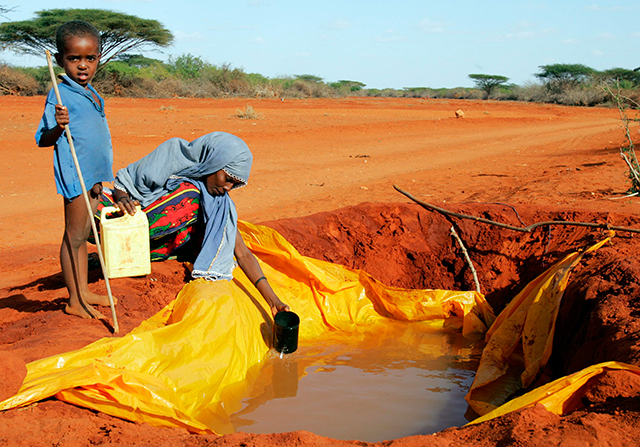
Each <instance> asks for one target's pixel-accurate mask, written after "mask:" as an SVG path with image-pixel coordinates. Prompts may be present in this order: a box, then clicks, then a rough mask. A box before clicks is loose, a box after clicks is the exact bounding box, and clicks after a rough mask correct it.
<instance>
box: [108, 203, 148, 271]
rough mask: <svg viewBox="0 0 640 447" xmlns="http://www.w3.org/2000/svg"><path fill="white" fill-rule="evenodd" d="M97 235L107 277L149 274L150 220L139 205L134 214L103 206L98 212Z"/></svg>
mask: <svg viewBox="0 0 640 447" xmlns="http://www.w3.org/2000/svg"><path fill="white" fill-rule="evenodd" d="M114 213H115V214H114ZM100 234H101V235H102V255H103V257H104V263H105V268H106V272H105V274H106V275H107V277H109V278H122V277H125V276H143V275H148V274H149V273H151V254H150V253H149V251H150V249H149V221H148V220H147V215H146V214H145V213H144V212H143V211H142V208H140V206H137V207H136V214H135V215H133V216H130V215H129V214H127V213H124V214H123V215H122V216H119V215H118V209H117V208H116V207H114V206H106V207H104V208H103V209H102V212H101V213H100Z"/></svg>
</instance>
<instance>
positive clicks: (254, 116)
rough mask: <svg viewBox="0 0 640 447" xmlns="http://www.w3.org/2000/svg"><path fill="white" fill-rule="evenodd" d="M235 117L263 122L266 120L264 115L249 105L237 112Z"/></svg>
mask: <svg viewBox="0 0 640 447" xmlns="http://www.w3.org/2000/svg"><path fill="white" fill-rule="evenodd" d="M233 116H235V117H236V118H240V119H241V120H261V119H262V118H264V115H263V114H262V113H258V112H256V111H255V110H254V109H253V107H251V106H250V105H249V104H247V105H246V106H245V107H244V109H238V110H236V113H235V115H233Z"/></svg>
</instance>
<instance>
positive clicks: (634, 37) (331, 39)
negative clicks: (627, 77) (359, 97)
mask: <svg viewBox="0 0 640 447" xmlns="http://www.w3.org/2000/svg"><path fill="white" fill-rule="evenodd" d="M0 5H4V6H5V7H8V8H12V7H15V11H14V12H10V13H8V14H7V15H6V18H0V21H6V20H7V19H8V20H9V21H17V20H28V19H31V18H34V17H35V16H34V12H35V11H40V10H44V9H53V8H100V9H110V10H113V11H118V12H123V13H126V14H131V15H135V16H138V17H140V18H145V19H154V20H158V21H159V22H161V23H162V24H163V25H164V26H165V27H166V28H167V29H169V30H170V31H171V32H172V33H173V34H174V36H175V42H174V44H173V46H171V47H169V48H166V49H163V50H162V52H158V51H154V52H151V51H146V52H143V53H144V54H145V55H146V56H149V57H153V58H156V59H161V60H164V61H167V60H168V59H169V57H170V56H174V57H175V56H179V55H182V54H187V53H190V54H192V55H194V56H198V57H200V58H201V59H203V60H204V61H206V62H208V63H210V64H214V65H221V64H223V63H229V64H230V65H231V66H232V67H234V68H242V69H244V71H245V72H248V73H251V72H254V73H260V74H262V75H264V76H267V77H278V76H292V75H299V74H312V75H315V76H319V77H321V78H323V80H324V81H326V82H334V81H337V80H340V79H347V80H353V81H360V82H363V83H365V84H366V86H367V88H386V87H389V88H397V89H400V88H403V87H432V88H438V87H448V88H453V87H471V86H473V82H472V81H471V80H470V79H469V78H468V77H467V76H468V75H469V74H471V73H482V74H492V75H501V76H507V77H508V78H510V82H513V83H516V84H520V85H522V84H524V83H527V82H535V81H536V78H535V77H534V74H535V73H537V72H538V71H539V69H538V66H540V65H547V64H555V63H568V64H584V65H586V66H589V67H591V68H594V69H596V70H606V69H609V68H616V67H621V68H627V69H633V68H636V67H639V66H640V56H638V51H637V48H638V46H639V44H640V20H639V19H640V2H637V1H629V0H627V1H624V2H623V1H621V0H614V1H608V0H600V1H598V2H597V3H594V2H593V1H578V0H556V1H552V0H548V1H514V0H512V1H495V0H487V1H477V0H476V1H469V0H457V1H450V0H438V1H429V0H394V1H379V0H367V1H365V0H320V1H315V2H305V1H300V0H296V1H292V0H232V1H229V0H227V1H217V0H184V1H179V0H101V1H99V2H97V1H93V0H82V1H76V0H47V1H45V0H0ZM0 61H4V62H7V63H10V64H13V65H19V66H39V65H45V64H46V62H45V58H44V55H43V57H42V59H41V60H40V59H38V58H35V57H25V56H19V57H18V56H16V55H15V54H14V53H10V52H7V51H5V52H2V53H0Z"/></svg>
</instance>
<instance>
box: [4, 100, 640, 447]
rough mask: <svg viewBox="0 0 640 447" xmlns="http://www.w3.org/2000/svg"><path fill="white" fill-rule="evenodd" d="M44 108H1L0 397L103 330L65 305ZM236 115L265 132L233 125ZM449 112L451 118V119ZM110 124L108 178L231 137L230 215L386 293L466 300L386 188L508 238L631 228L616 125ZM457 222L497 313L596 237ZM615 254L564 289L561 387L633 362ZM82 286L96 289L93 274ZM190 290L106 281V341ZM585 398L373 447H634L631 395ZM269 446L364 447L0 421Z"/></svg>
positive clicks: (96, 420) (572, 114)
mask: <svg viewBox="0 0 640 447" xmlns="http://www.w3.org/2000/svg"><path fill="white" fill-rule="evenodd" d="M43 103H44V98H42V97H36V98H15V97H0V120H1V122H2V123H4V124H3V125H2V126H1V127H0V146H1V147H2V150H1V151H0V166H1V167H2V171H3V175H2V176H0V198H1V199H2V202H3V206H2V207H1V208H0V247H2V255H3V256H2V257H1V258H0V271H1V272H2V274H1V275H0V364H1V365H3V366H2V369H0V373H2V374H3V375H4V377H3V385H2V387H0V399H2V398H4V397H6V394H9V395H10V394H12V393H13V392H15V390H16V389H17V386H19V383H20V380H19V378H20V377H21V376H20V374H21V371H22V370H23V368H24V366H23V365H24V362H29V361H32V360H35V359H38V358H42V357H45V356H49V355H54V354H57V353H61V352H66V351H68V350H71V349H77V348H80V347H82V346H84V345H86V344H87V343H89V342H92V341H94V340H96V339H99V338H102V337H104V336H107V335H108V333H107V331H106V328H105V327H104V325H102V324H101V323H100V322H96V321H85V320H81V319H78V318H75V317H70V316H68V315H65V314H64V313H63V312H62V310H61V309H62V308H63V307H64V302H65V301H64V300H65V298H66V290H65V288H64V286H63V283H62V279H61V275H60V272H59V264H58V247H59V240H60V238H61V234H62V229H63V225H62V223H63V220H62V201H61V198H60V197H59V196H57V195H56V193H55V185H54V180H53V169H52V166H51V159H52V155H51V149H50V148H38V147H36V145H35V143H34V138H33V135H34V133H35V128H36V125H37V123H38V121H39V119H40V116H41V112H42V106H43ZM246 104H250V105H251V106H252V107H253V108H254V109H255V110H256V111H257V112H258V113H260V114H262V118H261V119H256V120H241V119H239V118H237V117H235V116H233V115H234V114H235V113H236V111H237V110H238V109H243V108H244V107H245V105H246ZM458 109H461V110H463V111H464V113H465V117H464V118H461V119H457V118H455V114H454V112H455V111H456V110H458ZM107 113H108V119H109V123H110V127H111V132H112V137H113V142H114V151H115V165H114V169H115V170H117V169H119V168H120V167H123V166H125V165H126V164H128V163H130V162H132V161H135V160H137V159H138V158H140V157H141V156H143V155H145V154H146V153H148V152H149V151H151V150H152V149H153V148H155V146H156V145H157V144H159V143H160V142H162V141H164V140H165V139H167V138H169V137H174V136H178V137H183V138H187V139H194V138H196V137H198V136H200V135H202V134H205V133H208V132H212V131H218V130H219V131H227V132H231V133H234V134H236V135H238V136H240V137H241V138H243V139H244V140H245V141H246V142H247V143H248V144H249V146H250V147H251V149H252V151H253V153H254V168H253V171H252V175H251V179H250V182H249V186H248V187H247V188H243V189H241V190H238V191H236V192H234V193H233V194H234V201H235V202H236V205H237V208H238V212H239V215H240V218H241V219H243V220H247V221H251V222H256V223H267V224H268V225H270V226H272V227H274V228H276V229H277V230H278V231H280V232H281V233H282V234H283V235H285V237H287V238H288V239H289V240H290V241H291V242H293V244H294V245H295V246H296V247H297V248H298V249H299V250H300V251H301V252H302V253H303V254H305V255H310V256H314V257H318V258H321V259H326V260H330V261H333V262H338V263H341V264H345V265H348V266H351V267H355V268H363V269H364V270H366V271H367V272H369V273H371V274H372V275H374V276H375V277H377V278H378V279H380V280H382V281H383V282H385V283H387V284H390V285H395V286H401V287H416V288H425V287H434V288H454V289H468V288H472V287H473V285H472V282H471V276H470V272H469V271H468V269H467V268H466V265H465V263H464V262H463V261H462V259H461V257H460V256H459V253H456V250H455V248H453V247H454V244H453V243H452V242H451V240H450V238H449V237H448V236H447V232H448V228H449V226H450V225H451V221H450V220H447V219H445V218H444V217H442V216H441V215H438V214H435V213H433V212H429V211H427V210H424V209H423V208H421V207H419V206H418V205H416V204H413V203H411V202H410V201H409V200H408V199H407V198H406V197H405V196H403V195H401V194H399V193H398V192H397V191H396V190H395V189H394V188H393V186H392V185H393V184H396V185H398V186H399V187H401V188H402V189H404V190H406V191H408V192H410V193H411V194H413V195H414V196H416V197H418V198H419V199H421V200H423V201H426V202H430V203H434V204H437V205H439V206H442V207H449V208H451V209H454V210H457V211H461V212H465V213H467V214H475V215H482V216H483V217H488V218H492V219H494V220H500V221H506V222H508V223H511V224H512V225H519V221H522V222H525V223H526V224H530V223H533V222H536V221H542V220H562V219H567V220H576V221H589V222H599V223H610V224H611V225H622V226H629V227H636V228H640V222H638V220H639V217H638V216H639V214H638V212H639V210H640V208H639V207H640V204H639V202H638V199H635V198H621V197H622V196H623V195H624V194H625V191H626V190H627V188H628V186H629V184H628V182H627V181H626V167H625V165H624V163H623V161H622V160H621V159H620V156H619V149H618V148H619V147H620V145H621V144H623V143H624V134H623V131H622V127H621V123H620V120H619V115H618V112H617V110H611V109H604V108H570V107H562V106H555V105H537V104H522V103H505V102H491V101H446V100H424V99H355V98H350V99H341V100H323V99H313V100H285V101H280V100H246V99H242V100H240V99H233V100H199V99H179V98H176V99H162V100H147V99H138V100H131V99H109V100H107ZM632 131H633V132H634V135H637V128H634V129H632ZM456 225H457V226H458V229H459V230H460V232H461V234H462V235H463V238H464V239H465V240H466V241H467V243H468V244H469V245H470V247H471V250H470V251H471V254H472V257H474V260H475V261H476V262H477V264H478V266H479V267H478V271H479V272H478V273H479V277H480V282H481V283H482V284H483V291H484V292H485V293H486V296H487V299H488V300H489V301H490V302H491V304H492V305H493V306H494V308H495V309H496V310H497V311H499V310H501V308H502V307H504V305H505V303H506V302H507V301H508V300H509V298H510V297H511V296H513V295H514V294H515V293H517V291H518V290H519V287H521V286H522V284H524V283H525V282H526V281H528V280H530V279H532V278H533V277H535V276H536V275H537V274H538V273H540V272H541V271H542V270H543V269H544V268H546V267H547V266H548V265H549V263H550V262H553V261H554V260H556V259H558V258H559V257H561V256H562V255H563V254H566V253H568V252H569V251H572V250H574V249H576V248H579V247H583V246H584V245H585V244H587V243H589V242H591V241H592V240H593V239H594V238H597V237H598V235H599V233H598V232H594V231H589V230H583V229H580V230H576V229H553V230H552V231H551V232H545V231H540V232H537V233H535V234H532V235H524V236H521V235H514V234H513V233H512V232H508V231H506V230H497V229H495V228H489V227H481V226H479V225H477V224H474V223H471V222H470V221H464V222H457V223H456ZM615 241H616V242H615V243H614V245H613V246H611V247H606V248H604V249H602V250H601V251H600V252H598V254H597V255H594V256H591V257H589V258H588V259H586V261H585V262H584V263H583V265H582V266H580V267H579V268H578V269H576V272H575V274H574V276H573V277H572V280H571V282H570V284H569V287H568V289H567V294H566V296H565V299H564V301H563V307H562V309H561V311H560V316H559V328H558V331H557V333H556V342H555V344H554V357H552V367H553V371H552V374H554V375H556V376H561V375H565V374H568V373H570V372H574V371H577V370H579V369H581V368H584V367H585V366H588V365H591V364H593V363H596V362H601V361H605V360H618V361H624V362H627V363H633V364H640V353H639V351H640V350H639V349H638V345H639V344H640V342H639V341H638V334H639V332H640V331H639V329H640V323H639V322H638V321H640V320H638V316H637V315H638V312H639V311H640V300H639V299H638V296H639V294H638V289H639V288H640V282H639V281H638V279H637V278H638V276H639V275H640V263H638V260H637V258H636V257H634V254H635V253H637V251H638V248H639V247H638V243H637V242H636V238H634V237H632V236H630V235H629V234H628V233H627V234H622V233H621V234H620V235H619V237H617V238H616V239H615ZM390 266H392V267H390ZM427 271H428V272H429V274H428V275H425V272H427ZM90 280H91V282H92V284H94V285H93V286H92V287H94V288H96V289H97V290H100V288H104V282H103V280H102V279H101V277H100V274H99V272H95V271H94V272H92V273H91V277H90ZM185 281H186V275H185V270H184V267H183V266H182V265H181V264H179V263H177V262H174V261H170V262H165V263H155V264H153V271H152V273H151V275H149V277H147V278H127V279H121V280H114V281H113V282H112V288H113V292H114V295H116V296H118V298H119V300H120V303H119V305H118V312H119V313H118V319H119V323H120V328H121V331H122V332H126V331H129V330H131V329H132V328H134V327H135V326H136V325H137V324H138V323H139V322H140V321H141V320H143V319H145V318H147V317H149V316H150V315H152V314H153V313H155V312H156V311H157V310H159V309H160V308H161V307H162V306H163V305H164V304H166V303H167V302H169V301H170V300H171V299H172V298H173V297H175V295H176V293H177V292H178V291H179V290H180V288H181V287H182V285H183V284H184V282H185ZM105 313H107V314H108V309H107V310H105ZM592 388H593V389H592V390H590V394H589V396H588V399H587V398H585V400H584V402H585V408H584V409H583V410H580V411H576V412H574V413H572V414H570V415H567V416H563V417H558V416H555V415H552V414H550V413H548V412H547V411H546V410H544V409H543V408H537V407H536V408H531V409H528V410H525V411H522V412H518V413H516V414H511V415H507V416H505V417H503V418H499V419H497V420H494V421H489V422H487V423H484V424H480V425H478V426H472V427H467V428H455V427H454V428H451V429H448V430H445V431H444V432H441V433H438V434H436V435H432V436H421V437H409V438H402V439H398V440H394V441H389V442H388V443H385V445H394V446H399V445H402V446H404V445H407V446H413V445H423V444H426V443H428V444H430V445H436V446H439V445H443V446H444V445H461V446H466V445H480V446H484V445H487V446H489V445H498V444H499V445H561V444H562V445H633V444H638V443H640V439H639V438H638V437H637V436H638V435H635V434H634V433H637V432H638V428H640V422H639V415H640V405H639V403H638V399H639V398H638V397H637V394H638V391H639V390H640V386H636V384H635V382H633V381H632V380H630V379H629V377H626V376H624V375H616V374H611V375H609V376H607V377H606V378H605V379H603V380H602V381H601V383H597V384H592ZM3 393H4V394H5V396H3ZM634 396H635V397H634ZM567 442H569V444H567ZM275 443H279V444H292V445H294V444H295V445H351V444H356V445H365V444H366V443H362V442H358V441H353V442H350V441H349V442H347V441H335V440H330V439H327V438H323V437H319V436H317V435H314V434H311V433H306V432H293V433H285V434H273V435H250V434H245V433H238V434H235V435H227V436H224V437H214V436H205V437H203V436H195V435H190V434H188V433H186V432H183V431H181V430H177V429H176V430H170V429H159V428H154V427H150V426H147V425H144V424H133V423H130V422H127V421H121V420H118V419H116V418H112V417H109V416H106V415H103V414H99V413H95V412H92V411H88V410H84V409H81V408H76V407H73V406H70V405H67V404H64V403H62V402H59V401H56V400H47V401H45V402H41V403H39V404H37V405H34V406H30V407H28V408H26V409H18V410H11V411H7V412H4V413H2V414H0V445H88V444H96V445H108V444H112V445H176V444H182V445H233V446H235V445H255V446H263V445H273V444H275ZM563 443H564V444H563Z"/></svg>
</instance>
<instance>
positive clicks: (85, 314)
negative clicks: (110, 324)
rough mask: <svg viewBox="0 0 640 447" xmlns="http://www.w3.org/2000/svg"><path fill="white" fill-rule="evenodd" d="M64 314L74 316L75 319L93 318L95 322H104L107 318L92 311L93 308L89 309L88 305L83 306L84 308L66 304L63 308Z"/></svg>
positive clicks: (94, 310)
mask: <svg viewBox="0 0 640 447" xmlns="http://www.w3.org/2000/svg"><path fill="white" fill-rule="evenodd" d="M64 311H65V313H68V314H69V315H75V316H77V317H81V318H87V319H92V318H95V319H97V320H106V319H107V317H105V316H104V315H102V314H101V313H100V312H98V311H97V310H96V309H94V308H93V307H91V306H90V305H88V304H85V306H80V305H79V306H71V305H70V304H67V305H66V307H65V308H64Z"/></svg>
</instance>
